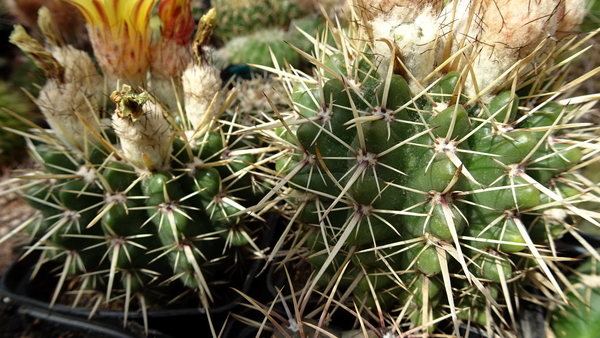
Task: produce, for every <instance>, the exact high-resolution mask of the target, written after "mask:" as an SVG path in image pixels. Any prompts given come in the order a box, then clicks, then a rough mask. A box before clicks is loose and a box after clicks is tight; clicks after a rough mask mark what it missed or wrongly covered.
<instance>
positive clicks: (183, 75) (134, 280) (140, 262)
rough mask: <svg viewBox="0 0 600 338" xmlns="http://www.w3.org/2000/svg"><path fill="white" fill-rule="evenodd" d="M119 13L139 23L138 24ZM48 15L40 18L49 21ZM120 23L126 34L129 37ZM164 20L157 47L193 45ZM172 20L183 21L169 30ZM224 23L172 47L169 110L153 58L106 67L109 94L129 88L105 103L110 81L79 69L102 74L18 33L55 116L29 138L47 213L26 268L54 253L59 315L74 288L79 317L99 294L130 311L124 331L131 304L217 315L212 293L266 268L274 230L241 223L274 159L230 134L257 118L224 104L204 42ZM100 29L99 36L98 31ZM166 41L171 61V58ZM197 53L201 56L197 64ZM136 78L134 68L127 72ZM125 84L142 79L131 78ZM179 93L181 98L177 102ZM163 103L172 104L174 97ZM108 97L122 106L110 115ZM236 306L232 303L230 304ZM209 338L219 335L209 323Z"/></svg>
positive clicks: (35, 224) (42, 213) (76, 56)
mask: <svg viewBox="0 0 600 338" xmlns="http://www.w3.org/2000/svg"><path fill="white" fill-rule="evenodd" d="M109 2H110V1H109ZM73 3H75V4H76V5H77V6H79V7H80V9H82V10H87V11H92V10H93V11H100V12H103V11H105V10H106V8H104V7H102V6H104V5H106V6H112V5H110V4H109V3H108V2H107V3H103V4H101V5H98V6H96V7H94V8H93V9H92V8H89V7H87V5H86V4H84V3H83V2H78V1H73ZM137 3H138V5H139V6H141V7H139V8H137V9H138V10H139V11H138V12H134V13H133V14H135V15H138V16H141V17H138V19H139V21H136V24H137V25H139V26H135V27H130V29H138V30H139V31H137V32H132V34H133V35H132V36H135V38H138V36H136V34H140V35H143V34H144V33H145V32H146V30H147V28H148V27H147V24H148V19H149V18H147V17H144V15H145V14H144V13H146V12H144V10H150V9H151V8H152V6H153V5H154V4H155V3H156V1H145V0H139V1H137ZM182 3H183V4H184V5H185V4H187V5H188V6H190V5H191V4H190V3H189V2H186V1H184V2H173V1H164V2H163V3H162V4H161V5H164V6H161V11H160V12H159V15H161V14H160V13H165V12H166V13H167V14H168V13H170V10H173V8H170V10H168V9H169V7H170V6H171V7H172V6H180V5H181V4H182ZM129 5H130V4H128V5H127V6H129ZM127 6H125V7H127ZM125 7H124V8H125ZM140 8H141V9H140ZM121 9H123V8H121ZM166 9H167V10H166ZM176 12H178V11H176ZM178 13H179V12H178ZM181 13H184V14H185V13H187V14H189V15H190V17H189V18H187V19H188V20H186V21H185V22H188V21H189V20H192V22H193V19H192V18H191V13H190V12H189V11H188V12H186V11H182V12H181ZM88 14H89V13H88ZM119 14H123V15H126V17H127V19H125V20H129V19H128V17H129V14H128V13H119ZM146 14H148V13H146ZM184 14H182V15H184ZM47 15H48V14H47V12H45V11H44V10H41V11H40V20H44V18H46V19H47ZM92 19H93V18H92ZM112 19H115V20H116V21H117V23H116V24H117V25H118V24H126V23H125V22H118V20H119V18H112ZM112 19H111V20H112ZM161 19H162V20H163V23H164V24H165V25H168V26H169V28H170V30H169V31H168V32H167V30H163V35H162V36H161V39H163V40H169V39H172V38H174V37H173V36H172V35H169V34H170V33H172V30H173V29H174V28H175V30H176V31H177V30H178V29H179V30H181V31H179V32H177V33H178V34H182V35H186V36H190V35H191V30H190V27H187V25H184V26H185V27H180V26H178V25H183V23H182V22H179V21H177V18H176V17H169V16H166V17H161ZM169 20H170V21H173V20H175V21H177V22H170V24H171V25H169ZM215 20H216V17H215V12H214V10H213V11H210V12H209V13H207V14H206V15H205V16H204V17H203V18H202V20H201V25H200V29H199V33H198V35H197V36H196V38H195V39H196V40H195V41H190V39H189V38H187V42H186V41H183V42H182V41H181V39H178V40H177V41H176V42H177V47H176V49H177V51H178V53H179V52H181V49H186V48H187V53H188V54H189V55H188V56H189V60H190V63H189V64H186V65H185V66H186V67H187V68H185V67H170V68H169V70H172V72H173V74H171V73H169V74H168V75H169V76H171V78H170V79H168V81H169V83H171V84H172V85H173V90H172V92H171V96H172V97H167V99H166V100H164V101H161V99H162V97H161V98H157V97H155V96H153V94H154V93H152V92H150V90H149V89H148V88H151V87H152V85H151V84H148V83H146V82H145V81H146V80H145V79H146V78H147V76H146V75H148V74H147V73H148V72H150V71H151V70H150V64H148V63H143V62H141V61H144V60H145V59H144V57H146V58H149V57H150V56H149V55H145V56H143V57H140V59H139V60H138V61H140V60H141V61H140V63H139V64H136V65H134V66H135V67H133V66H132V64H130V63H129V64H127V63H120V62H117V61H115V60H116V59H115V58H111V57H108V58H107V59H104V60H103V61H104V63H101V65H102V66H103V70H104V71H105V74H104V75H105V76H106V77H107V82H108V83H109V85H112V83H111V81H113V80H116V83H119V82H120V83H121V85H119V87H117V88H114V90H111V91H110V92H108V93H103V94H99V93H96V92H94V91H95V90H101V89H100V88H99V87H96V85H98V83H97V82H98V81H95V80H97V79H102V77H101V75H100V74H98V72H97V70H96V69H95V68H94V67H87V68H85V67H79V68H77V67H75V66H77V65H81V64H83V63H85V64H86V65H92V66H93V61H92V59H91V58H90V56H89V55H87V54H85V53H83V52H81V51H77V50H76V49H74V48H73V47H71V46H64V45H62V44H60V43H56V41H48V42H54V43H50V46H49V47H48V49H46V48H44V47H43V46H41V45H40V44H39V43H38V42H37V41H35V40H33V39H32V38H30V37H29V36H28V35H27V34H26V33H25V31H24V30H23V29H22V28H19V27H18V26H17V28H16V29H15V33H13V36H11V41H12V42H13V43H15V44H17V45H18V46H19V47H21V48H22V49H23V50H24V51H25V52H26V53H27V54H29V56H31V57H32V58H33V59H35V60H37V61H39V64H38V65H39V66H41V67H42V68H43V69H44V70H45V71H46V74H47V75H48V82H47V83H46V85H45V86H44V87H43V88H42V90H41V92H40V98H39V100H38V102H37V103H38V104H41V103H43V104H44V105H45V106H44V109H42V113H43V114H44V116H45V117H46V118H47V119H48V120H50V121H52V123H50V127H51V128H50V130H44V129H42V128H37V129H36V130H34V131H32V132H31V134H30V135H29V138H30V139H33V140H35V143H36V144H34V143H33V142H28V145H29V147H30V150H31V152H32V154H33V155H34V157H35V159H36V161H37V162H38V163H39V168H38V169H35V170H31V172H28V173H24V174H23V177H24V178H25V179H27V180H28V181H27V183H26V184H25V185H24V188H23V189H24V190H23V195H24V197H25V199H26V201H27V202H28V203H29V204H30V205H31V206H32V207H33V208H35V209H37V210H38V212H37V213H36V214H35V215H34V217H33V218H32V219H31V220H30V221H28V222H25V223H24V224H23V225H22V226H21V228H23V229H25V228H26V229H27V230H28V231H29V232H30V234H31V236H32V238H33V239H34V242H33V244H32V245H31V246H30V247H29V248H28V250H27V251H26V253H25V255H28V254H30V253H31V252H32V251H34V250H36V249H44V250H42V252H43V253H42V257H41V260H40V262H46V261H49V260H53V261H54V262H57V263H58V264H59V266H60V269H62V270H60V269H59V270H58V271H60V280H59V284H58V286H57V287H56V289H55V292H54V295H53V298H52V299H51V304H54V303H56V302H57V301H58V299H59V296H60V295H61V294H62V293H63V292H64V291H65V289H66V286H67V284H72V283H67V282H66V281H67V280H69V279H73V280H78V281H79V283H78V285H79V287H80V291H79V296H77V297H76V298H75V300H74V305H77V304H81V303H82V301H81V295H82V294H84V293H89V294H92V293H93V294H95V295H97V296H95V297H96V298H95V299H96V300H97V303H96V305H95V306H96V307H98V306H99V305H100V304H101V302H102V301H104V302H105V303H106V304H110V303H112V302H114V301H115V300H121V299H124V304H125V306H124V311H125V316H124V321H125V323H126V321H127V312H128V311H129V308H130V302H131V301H132V300H134V299H137V300H139V306H138V309H140V310H141V311H143V312H144V313H145V312H146V311H147V307H148V306H149V304H151V303H153V302H154V303H155V304H159V306H167V304H168V303H172V302H176V301H177V299H178V298H180V297H182V298H187V299H189V297H187V296H186V297H184V296H185V295H187V294H189V293H191V294H193V293H196V294H197V295H198V296H197V297H196V300H195V303H194V302H192V304H193V306H196V305H197V303H200V304H201V306H202V307H204V308H209V307H212V306H213V305H214V304H215V303H214V302H219V301H222V300H223V299H225V300H226V301H228V299H227V298H228V296H227V295H223V294H217V295H215V294H214V290H213V289H214V288H215V285H217V287H218V285H225V284H227V283H229V282H232V281H235V280H236V278H234V277H232V276H241V275H242V274H243V273H244V272H247V271H249V268H250V265H253V264H255V263H253V262H254V261H252V260H249V259H248V252H252V253H253V254H252V256H261V255H263V253H262V250H263V249H264V248H262V247H260V244H259V243H260V241H259V239H261V238H264V237H266V235H265V231H263V229H265V223H264V220H263V219H262V218H261V217H260V216H257V215H254V216H250V217H248V215H246V214H243V213H241V214H238V213H240V212H241V211H242V210H244V209H245V208H248V207H250V206H251V205H252V204H253V203H255V201H258V200H260V199H261V197H262V195H263V194H264V192H265V187H264V186H263V181H267V180H268V178H266V179H263V178H258V176H255V175H254V172H255V163H256V162H257V161H260V160H261V157H263V156H265V154H266V153H267V151H264V150H263V149H262V147H263V145H262V144H261V141H260V140H258V139H257V138H256V137H255V136H254V135H252V134H244V135H238V134H235V133H234V132H235V131H236V130H238V129H240V128H241V127H242V126H244V125H245V124H246V123H247V122H248V120H250V118H249V117H248V114H252V113H253V111H245V112H243V113H241V112H240V111H238V110H235V113H234V108H233V105H235V102H236V101H235V99H234V95H229V96H227V95H224V93H222V92H221V90H223V92H226V91H227V89H223V88H221V85H222V83H221V79H220V78H219V75H218V70H217V69H216V68H215V67H214V66H213V65H212V64H211V61H210V57H209V55H208V54H207V51H205V50H203V48H205V47H206V46H205V44H206V43H207V41H204V40H202V39H203V38H204V39H206V37H207V36H210V34H211V33H212V30H213V29H214V22H215ZM102 24H106V25H109V24H110V23H109V22H103V23H102ZM127 24H130V22H127ZM90 25H92V26H93V28H94V29H96V30H102V27H101V26H102V25H101V24H100V25H99V24H98V22H90ZM98 26H100V27H98ZM104 28H108V29H110V30H109V31H108V32H105V33H106V34H107V35H109V33H112V34H117V35H118V34H119V33H116V32H114V29H115V27H114V26H110V27H104ZM193 28H194V27H193V25H192V27H191V29H193ZM43 30H44V35H45V36H46V38H47V39H48V38H51V37H54V33H55V32H53V31H52V27H51V26H48V25H46V26H44V29H43ZM175 35H177V34H175ZM132 36H129V35H128V36H127V37H126V38H132ZM113 38H115V39H121V38H123V37H122V36H116V37H115V36H113ZM93 39H108V38H107V36H104V35H103V36H93ZM184 40H185V39H184ZM161 41H162V40H161ZM94 42H95V43H96V44H95V46H94V47H95V48H96V50H95V52H96V54H97V55H98V54H100V55H101V56H103V57H105V58H106V57H107V55H108V54H111V53H117V54H118V53H121V52H124V51H123V50H120V49H118V48H116V49H115V50H108V51H107V50H102V47H106V46H105V45H103V44H102V43H99V42H98V41H94ZM104 42H106V41H104ZM119 42H122V41H119ZM148 42H149V41H146V43H148ZM163 42H164V43H163V47H161V48H167V47H164V46H168V45H170V44H169V43H168V42H169V41H166V42H165V41H163ZM171 42H173V41H171ZM192 42H194V44H195V47H196V48H197V50H196V53H195V55H194V56H195V57H193V56H192V54H194V53H193V52H192V50H191V44H192ZM173 43H175V42H173ZM186 43H187V45H186ZM121 47H122V46H121ZM146 47H148V46H146ZM130 48H134V47H132V46H130ZM65 50H66V51H68V53H67V52H65ZM149 51H150V48H149V49H148V50H141V51H137V50H136V53H138V52H140V53H145V52H149ZM162 52H164V53H168V52H169V51H168V50H164V51H162ZM133 54H135V53H133ZM162 55H166V54H162V53H161V55H160V56H155V57H154V59H153V60H152V61H153V63H152V64H153V67H158V66H160V63H161V62H167V63H169V62H172V61H173V60H171V59H168V60H165V59H164V58H163V56H162ZM58 56H60V57H58ZM108 56H110V55H108ZM113 56H114V55H113ZM129 56H131V55H129ZM117 59H118V58H117ZM142 59H143V60H142ZM186 60H187V59H186ZM129 61H131V62H133V61H134V60H129ZM107 64H110V67H108V66H106V65H107ZM74 65H75V66H74ZM169 65H170V64H169ZM169 65H164V67H165V69H161V71H163V72H162V73H160V74H154V75H156V76H157V77H156V78H155V80H156V79H158V80H157V81H159V80H164V79H165V76H166V75H165V74H163V73H164V71H165V70H166V68H168V67H167V66H169ZM129 66H132V67H133V68H135V69H133V68H129V69H119V67H129ZM70 67H75V68H76V69H71V68H70ZM136 67H137V68H136ZM84 68H85V69H84ZM104 68H108V70H107V69H104ZM119 71H122V73H119ZM127 71H133V72H134V73H135V74H137V75H139V76H131V77H128V73H127ZM158 75H160V77H158ZM140 78H141V79H142V80H141V81H140ZM148 78H149V77H148ZM138 81H139V82H138ZM159 82H160V81H159ZM152 84H154V82H153V83H152ZM181 93H183V94H184V97H183V98H181V97H179V98H178V97H177V95H178V94H181ZM159 94H160V95H161V96H164V95H169V93H167V92H165V91H164V90H163V91H161V93H159ZM98 97H105V98H110V101H112V102H110V103H105V104H102V103H101V102H100V100H98ZM75 101H76V102H75ZM169 109H170V111H169ZM107 112H113V113H112V115H111V114H109V113H107ZM234 214H238V215H234ZM2 240H4V239H2ZM240 272H241V273H240ZM238 279H239V278H238ZM241 282H242V281H240V283H241ZM238 287H241V285H238ZM68 291H72V290H68ZM232 294H233V291H230V296H229V298H231V296H232ZM185 304H190V303H189V302H188V303H185ZM93 311H95V310H92V313H93ZM207 313H208V311H207ZM209 319H210V318H209ZM211 330H212V331H213V334H214V328H213V327H212V324H211ZM214 335H215V336H216V334H214Z"/></svg>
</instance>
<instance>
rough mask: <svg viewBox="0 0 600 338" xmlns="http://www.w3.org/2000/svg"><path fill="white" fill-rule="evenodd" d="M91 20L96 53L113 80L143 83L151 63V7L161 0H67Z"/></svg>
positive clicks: (90, 24)
mask: <svg viewBox="0 0 600 338" xmlns="http://www.w3.org/2000/svg"><path fill="white" fill-rule="evenodd" d="M66 1H67V2H69V3H71V4H73V5H75V6H76V7H77V8H78V9H79V10H80V11H81V13H82V14H83V16H84V18H85V20H86V21H87V23H88V32H89V34H90V40H91V41H92V46H93V47H94V54H95V55H96V58H97V60H98V63H99V64H100V66H101V67H102V69H103V70H104V73H105V74H106V75H107V76H108V77H109V78H110V79H112V80H116V79H120V80H122V81H126V82H128V83H130V84H132V85H138V84H141V83H142V82H143V80H144V76H145V74H146V72H147V70H148V68H149V67H150V62H151V56H150V54H151V53H150V45H151V42H152V41H151V40H152V36H151V31H150V25H149V19H150V11H151V10H152V8H154V5H156V2H157V1H158V0H66Z"/></svg>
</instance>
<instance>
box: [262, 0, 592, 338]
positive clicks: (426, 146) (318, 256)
mask: <svg viewBox="0 0 600 338" xmlns="http://www.w3.org/2000/svg"><path fill="white" fill-rule="evenodd" d="M522 6H525V7H522ZM527 6H530V7H527ZM582 13H583V3H582V2H581V1H572V2H566V3H565V2H559V1H541V2H536V3H535V4H532V3H527V5H525V4H524V3H523V4H521V3H519V2H517V1H509V0H507V1H454V2H446V1H395V2H388V1H358V3H355V7H354V15H355V16H354V17H353V19H354V22H356V23H357V24H356V25H354V26H352V27H350V28H349V29H347V30H346V29H341V27H330V30H331V31H332V34H333V35H334V38H335V41H336V45H330V44H327V43H323V42H322V43H317V44H316V47H315V49H314V51H312V52H311V53H305V52H302V54H303V56H304V57H305V58H307V59H308V60H310V61H311V62H312V63H313V65H314V69H313V74H312V76H310V75H308V74H304V73H301V72H298V71H295V70H293V69H292V70H288V71H287V72H286V71H285V70H283V69H271V71H273V72H274V73H277V74H279V75H280V76H281V77H282V79H283V80H282V81H284V83H285V84H286V85H287V88H288V89H287V93H288V96H289V98H290V100H291V101H293V106H294V110H293V111H292V112H290V113H284V112H280V113H279V114H278V115H277V117H274V120H273V121H271V122H269V123H267V124H265V125H262V126H259V127H257V128H255V129H256V130H263V131H265V133H266V134H268V135H270V137H272V143H273V144H277V145H279V146H280V147H281V148H282V151H281V153H280V156H279V159H278V161H277V173H278V175H279V177H280V183H279V184H278V185H277V186H276V187H277V188H278V189H276V190H277V191H279V192H280V193H281V194H282V196H281V197H280V198H282V199H285V200H287V201H288V207H289V209H290V210H291V212H290V215H289V217H290V220H291V222H292V223H295V224H296V226H294V225H293V224H292V225H291V226H290V227H289V229H296V231H289V232H288V233H287V234H288V236H289V237H291V243H292V244H291V245H292V249H290V250H289V252H290V254H289V256H288V257H287V259H288V260H293V259H295V258H297V256H294V255H300V256H301V257H302V258H303V259H306V260H307V261H309V262H310V263H312V265H313V266H314V274H313V278H312V279H311V280H310V281H309V284H308V285H307V290H308V292H310V291H314V290H316V289H317V288H321V289H319V293H320V294H322V295H325V296H326V297H332V298H333V301H334V302H336V304H344V305H345V306H347V308H350V309H355V308H356V309H357V312H360V313H362V314H363V320H364V321H365V322H366V321H369V320H371V319H373V320H375V321H376V322H377V323H378V324H379V325H380V326H381V327H380V329H379V330H380V331H379V332H378V334H379V335H381V336H385V337H395V336H396V335H398V336H399V335H400V334H402V333H406V332H407V331H410V332H412V333H413V334H415V333H418V332H420V333H421V334H422V335H423V336H426V335H428V333H431V332H433V331H435V330H436V326H437V325H438V324H439V323H440V322H441V321H444V320H446V321H449V322H450V323H452V324H453V325H451V326H452V327H453V329H451V330H450V331H449V332H446V333H451V334H455V335H457V336H459V335H460V333H459V327H460V323H461V322H464V323H467V324H469V323H470V324H471V325H476V324H477V325H481V326H482V327H483V328H484V330H487V333H488V335H489V336H492V335H493V334H497V335H499V336H507V335H508V336H510V335H511V332H513V333H512V334H514V332H515V331H514V330H516V325H517V324H516V321H517V320H516V316H517V305H516V304H515V303H513V301H514V300H515V299H519V298H520V297H527V296H531V295H529V294H528V292H527V291H526V287H527V286H532V287H535V288H539V289H541V291H542V293H543V294H544V295H546V296H548V297H552V298H553V299H554V300H555V301H559V302H560V301H565V300H566V298H565V296H564V293H563V291H562V289H561V288H562V286H561V285H562V284H561V283H560V282H561V281H564V277H563V275H562V273H561V272H560V271H559V269H557V267H556V264H555V261H556V260H559V259H560V254H559V253H558V252H556V250H555V246H554V239H555V238H557V237H560V236H561V235H563V234H565V233H571V234H572V235H574V236H575V237H576V238H580V237H579V236H578V234H577V230H576V226H577V224H578V223H579V222H581V221H582V220H585V221H588V222H590V223H591V224H594V225H595V226H599V225H600V223H599V222H598V213H597V212H596V211H595V210H597V209H598V206H599V205H598V204H599V203H600V197H599V196H600V195H599V194H598V190H597V186H595V185H594V184H593V183H592V182H590V181H589V180H588V179H586V178H585V177H584V176H582V175H581V174H580V172H579V170H580V169H581V168H583V167H585V166H587V165H588V164H590V163H593V162H595V161H597V160H598V142H597V135H596V134H595V132H596V129H595V127H594V126H593V124H589V123H578V118H579V117H581V116H582V115H584V114H586V113H587V112H589V111H590V110H591V108H592V106H593V105H594V103H595V100H597V98H598V96H597V95H592V96H586V97H572V98H569V97H568V96H566V95H563V93H566V92H568V91H569V90H570V89H571V88H573V87H574V86H575V85H576V84H578V83H579V82H580V80H583V79H584V78H587V77H590V76H592V75H593V74H596V73H597V71H596V72H593V73H589V74H586V75H585V76H584V77H582V78H580V79H578V80H575V81H573V82H566V80H565V78H566V74H567V73H566V69H567V64H568V62H569V61H570V59H564V55H565V53H571V52H573V51H575V49H576V48H577V47H578V46H577V44H576V41H577V36H576V35H572V34H570V33H572V31H573V30H574V29H576V27H577V25H578V23H579V22H580V21H581V18H582ZM350 21H352V20H350ZM538 21H539V22H538ZM542 21H543V22H542ZM525 32H527V33H525ZM274 194H275V191H274V192H273V193H271V194H269V195H268V196H267V198H269V197H271V196H272V195H274ZM584 201H585V203H583V202H584ZM581 241H582V243H583V244H584V245H586V247H588V248H589V245H587V243H585V241H584V240H583V239H582V240H581ZM280 244H281V245H283V240H282V242H281V243H280ZM590 250H591V249H590ZM591 253H592V254H594V255H597V254H596V252H595V251H594V250H591ZM305 292H307V291H306V290H305ZM331 301H332V300H329V302H331ZM328 304H329V303H328ZM344 305H342V306H344ZM322 318H324V317H322ZM407 319H410V320H408V321H407Z"/></svg>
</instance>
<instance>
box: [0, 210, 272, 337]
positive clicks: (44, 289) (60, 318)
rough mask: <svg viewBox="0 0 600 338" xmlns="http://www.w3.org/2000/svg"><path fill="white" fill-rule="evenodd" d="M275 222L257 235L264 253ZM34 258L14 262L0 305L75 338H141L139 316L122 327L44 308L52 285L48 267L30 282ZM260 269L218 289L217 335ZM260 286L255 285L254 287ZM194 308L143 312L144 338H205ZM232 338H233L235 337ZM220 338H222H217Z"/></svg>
mask: <svg viewBox="0 0 600 338" xmlns="http://www.w3.org/2000/svg"><path fill="white" fill-rule="evenodd" d="M276 221H277V217H275V216H273V217H271V219H270V220H269V222H268V224H267V226H266V229H265V231H264V232H263V234H262V236H261V237H262V238H261V240H260V243H259V246H260V247H263V248H266V247H268V246H270V245H271V243H272V241H273V237H274V233H275V231H273V227H275V226H276ZM38 258H39V252H33V253H31V254H30V255H28V256H26V257H20V258H19V259H17V260H16V261H15V262H13V263H12V264H11V266H10V267H9V269H8V270H7V271H6V273H5V274H4V275H3V276H2V278H1V279H0V295H2V296H3V297H4V299H5V301H9V302H11V303H14V304H17V305H19V306H20V307H21V308H20V310H19V311H20V312H21V313H24V314H27V315H30V316H32V317H35V318H39V319H42V320H46V321H50V322H52V323H56V324H59V325H63V326H66V327H69V328H71V329H73V330H75V331H79V332H83V333H85V332H94V333H98V334H101V335H105V336H106V337H115V338H135V337H144V335H145V333H144V326H143V314H142V312H141V311H134V312H129V314H128V316H127V325H126V327H125V328H124V327H123V319H124V313H123V311H122V310H106V309H102V308H100V309H98V311H97V312H96V313H95V314H94V316H93V318H92V319H88V316H89V314H90V311H91V310H90V309H89V308H83V307H76V308H72V307H71V306H68V305H64V304H58V303H57V304H55V305H54V306H52V307H50V305H49V302H48V301H47V299H48V298H49V294H51V293H52V292H53V290H54V288H55V286H56V284H57V282H58V278H57V277H56V276H55V273H52V272H51V270H52V269H53V268H54V266H52V265H51V264H50V265H49V264H44V265H43V266H42V269H41V270H40V271H38V273H37V275H36V277H35V278H33V279H31V278H30V277H31V275H32V272H33V269H34V267H35V265H36V263H37V261H38ZM263 265H264V262H263V261H261V260H255V261H254V262H252V264H251V265H250V266H249V268H248V269H247V270H246V271H244V273H243V274H238V275H236V278H235V279H236V280H231V281H229V282H230V283H228V285H227V286H223V287H222V288H221V289H219V298H220V301H219V303H218V305H216V306H214V307H211V308H210V309H209V313H210V318H211V321H212V323H213V325H214V327H215V330H217V332H218V331H219V330H220V329H221V327H222V326H223V325H224V323H225V322H226V320H227V317H228V314H229V312H230V310H231V309H233V308H234V307H235V306H237V305H238V303H240V302H241V301H242V299H243V297H242V296H241V295H240V294H239V293H237V292H236V291H234V290H233V289H232V288H236V289H237V290H240V291H241V292H243V293H245V294H249V295H252V294H253V285H254V284H255V282H257V278H256V277H255V276H256V275H257V274H258V272H259V270H260V268H261V267H262V266H263ZM260 284H261V283H259V284H258V285H259V286H260ZM197 303H198V302H197V301H196V302H195V303H192V304H189V303H188V304H186V305H187V306H182V305H178V307H174V308H167V309H161V310H151V311H148V312H147V318H148V324H149V332H148V337H156V338H177V337H188V336H189V334H190V332H194V333H198V334H203V333H206V334H208V335H210V326H209V322H208V316H207V313H206V309H204V308H201V307H198V304H197ZM232 337H236V336H235V335H234V336H232ZM223 338H225V337H223Z"/></svg>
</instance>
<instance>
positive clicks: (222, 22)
mask: <svg viewBox="0 0 600 338" xmlns="http://www.w3.org/2000/svg"><path fill="white" fill-rule="evenodd" d="M213 6H214V7H215V9H216V10H217V11H218V12H219V13H222V15H221V16H220V18H219V24H218V26H217V29H216V31H215V36H216V37H218V38H220V39H222V40H223V41H229V40H231V39H233V38H235V37H238V36H240V35H246V34H250V33H252V32H255V31H260V30H262V29H264V28H275V27H286V26H288V25H289V24H290V21H291V20H293V19H296V18H299V17H301V16H303V15H304V14H305V13H304V11H303V9H302V8H301V6H300V5H299V2H297V1H282V0H268V1H257V0H251V1H244V2H239V1H234V0H217V1H214V3H213Z"/></svg>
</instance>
